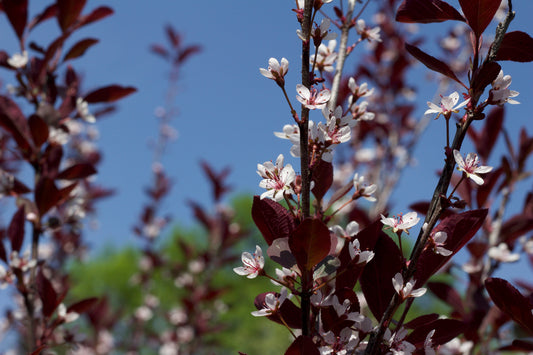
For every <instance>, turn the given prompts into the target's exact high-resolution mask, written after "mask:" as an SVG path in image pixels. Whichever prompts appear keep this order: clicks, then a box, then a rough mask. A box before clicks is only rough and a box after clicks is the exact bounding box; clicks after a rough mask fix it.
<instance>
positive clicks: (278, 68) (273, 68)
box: [259, 58, 289, 86]
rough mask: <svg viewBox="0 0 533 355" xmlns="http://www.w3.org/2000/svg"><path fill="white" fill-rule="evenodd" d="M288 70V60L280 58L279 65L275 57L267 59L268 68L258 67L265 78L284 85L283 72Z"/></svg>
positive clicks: (285, 72)
mask: <svg viewBox="0 0 533 355" xmlns="http://www.w3.org/2000/svg"><path fill="white" fill-rule="evenodd" d="M288 71H289V61H288V60H287V59H286V58H281V65H280V63H279V62H278V60H277V59H276V58H270V59H269V60H268V69H264V68H259V72H260V73H261V75H263V76H264V77H265V78H268V79H272V80H274V81H275V82H276V83H277V84H278V85H279V86H283V85H285V74H287V72H288Z"/></svg>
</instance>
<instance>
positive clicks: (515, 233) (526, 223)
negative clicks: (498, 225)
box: [500, 213, 533, 244]
mask: <svg viewBox="0 0 533 355" xmlns="http://www.w3.org/2000/svg"><path fill="white" fill-rule="evenodd" d="M531 230H533V216H527V215H524V214H522V213H518V214H516V215H514V216H512V217H511V218H509V219H508V220H506V221H505V222H504V223H503V225H502V230H501V235H500V240H501V241H504V242H506V243H509V244H511V243H513V242H514V241H515V240H516V239H517V238H519V237H521V236H523V235H524V234H526V233H528V232H529V231H531Z"/></svg>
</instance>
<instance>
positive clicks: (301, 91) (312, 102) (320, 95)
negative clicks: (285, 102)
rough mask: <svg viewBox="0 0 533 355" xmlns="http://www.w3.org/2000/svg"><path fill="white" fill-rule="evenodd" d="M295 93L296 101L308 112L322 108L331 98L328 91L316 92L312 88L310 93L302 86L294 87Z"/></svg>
mask: <svg viewBox="0 0 533 355" xmlns="http://www.w3.org/2000/svg"><path fill="white" fill-rule="evenodd" d="M296 92H297V93H298V96H296V99H297V100H298V101H300V103H301V104H302V105H304V106H305V107H307V108H308V109H310V110H315V109H322V108H324V107H325V106H326V104H327V103H328V101H329V98H330V97H331V92H330V91H329V90H328V89H324V90H322V91H320V92H317V90H316V89H315V88H312V89H311V91H309V89H308V88H306V87H305V86H303V85H302V84H298V85H296Z"/></svg>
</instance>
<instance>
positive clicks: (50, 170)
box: [41, 143, 63, 179]
mask: <svg viewBox="0 0 533 355" xmlns="http://www.w3.org/2000/svg"><path fill="white" fill-rule="evenodd" d="M43 158H44V163H43V168H42V174H41V175H42V176H44V177H48V178H50V179H55V178H56V177H57V172H58V170H59V165H60V164H61V159H62V158H63V147H62V146H61V145H60V144H56V143H51V144H49V145H48V146H47V147H46V149H45V151H44V153H43Z"/></svg>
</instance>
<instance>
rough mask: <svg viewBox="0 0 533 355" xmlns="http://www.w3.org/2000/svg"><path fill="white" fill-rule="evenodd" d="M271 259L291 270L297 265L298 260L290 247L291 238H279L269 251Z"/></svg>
mask: <svg viewBox="0 0 533 355" xmlns="http://www.w3.org/2000/svg"><path fill="white" fill-rule="evenodd" d="M267 254H268V256H269V257H270V259H271V260H272V261H274V262H276V263H278V264H280V265H281V266H283V267H285V268H287V269H291V268H293V267H294V266H295V265H296V259H295V258H294V255H292V252H291V248H290V247H289V238H288V237H286V238H277V239H275V240H274V241H273V242H272V245H270V246H269V247H268V249H267Z"/></svg>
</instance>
